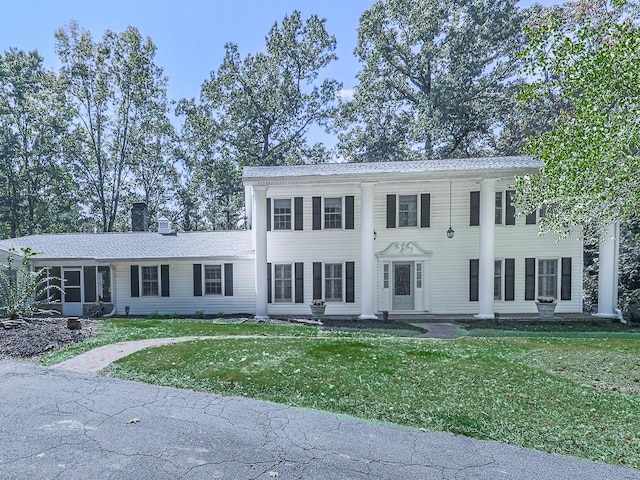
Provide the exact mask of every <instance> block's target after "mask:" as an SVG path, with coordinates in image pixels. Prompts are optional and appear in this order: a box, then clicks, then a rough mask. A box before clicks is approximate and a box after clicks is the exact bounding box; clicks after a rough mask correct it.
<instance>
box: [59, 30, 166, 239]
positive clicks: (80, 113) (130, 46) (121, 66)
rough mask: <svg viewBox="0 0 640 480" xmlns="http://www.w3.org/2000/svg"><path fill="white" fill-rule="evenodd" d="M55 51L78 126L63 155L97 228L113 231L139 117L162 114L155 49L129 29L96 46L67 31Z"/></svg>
mask: <svg viewBox="0 0 640 480" xmlns="http://www.w3.org/2000/svg"><path fill="white" fill-rule="evenodd" d="M56 51H57V53H58V56H59V57H60V61H61V63H62V67H61V75H62V78H63V79H64V81H65V84H66V91H67V100H68V103H69V105H70V107H71V108H72V109H73V111H74V114H75V118H76V122H75V124H74V129H73V135H72V136H71V140H72V141H70V142H69V146H68V148H67V152H66V153H67V156H68V159H69V161H70V163H71V165H72V168H73V171H74V174H75V175H76V178H77V179H78V181H79V182H80V184H81V186H82V188H83V189H84V190H85V191H86V192H87V193H88V195H89V196H90V206H91V211H92V212H93V213H94V214H95V216H96V226H97V228H98V229H100V230H102V231H113V230H114V228H115V227H116V221H117V218H118V214H119V212H120V210H121V206H122V205H121V204H122V201H123V199H124V198H125V197H126V195H127V194H128V193H130V192H131V191H132V186H131V184H130V183H129V182H128V180H129V178H128V175H129V174H130V172H131V169H132V166H133V165H134V164H135V163H136V162H137V158H136V155H135V152H136V150H137V149H138V148H139V144H140V143H141V142H144V139H143V138H142V137H143V135H144V128H143V127H142V126H143V123H144V117H145V114H146V113H148V112H157V114H158V115H163V114H164V112H166V105H165V106H164V107H163V106H162V102H165V103H166V78H165V77H164V75H163V72H162V69H161V68H160V67H158V66H157V65H156V64H155V53H156V47H155V45H154V44H153V42H152V41H151V39H150V38H146V39H145V38H143V37H142V36H141V35H140V33H139V32H138V30H137V29H135V28H133V27H129V28H127V29H126V30H125V31H124V32H123V33H121V34H117V33H114V32H111V31H109V30H107V31H106V32H105V34H104V36H103V37H102V40H101V41H94V40H93V39H92V37H91V34H90V33H89V32H88V31H86V30H82V29H81V28H80V27H79V26H78V25H77V24H76V23H71V24H70V25H68V26H66V27H63V28H61V29H59V30H58V31H57V32H56Z"/></svg>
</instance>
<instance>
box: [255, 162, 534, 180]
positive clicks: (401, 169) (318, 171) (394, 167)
mask: <svg viewBox="0 0 640 480" xmlns="http://www.w3.org/2000/svg"><path fill="white" fill-rule="evenodd" d="M540 167H542V163H541V162H539V161H537V160H534V159H532V158H531V157H524V156H521V157H481V158H449V159H441V160H416V161H408V162H371V163H320V164H314V165H291V166H285V167H245V168H244V172H243V178H244V179H246V180H251V179H261V178H283V177H287V178H289V177H307V176H320V177H326V176H331V175H349V176H351V175H371V174H407V173H408V174H411V173H428V172H471V171H483V170H519V169H523V170H537V169H539V168H540Z"/></svg>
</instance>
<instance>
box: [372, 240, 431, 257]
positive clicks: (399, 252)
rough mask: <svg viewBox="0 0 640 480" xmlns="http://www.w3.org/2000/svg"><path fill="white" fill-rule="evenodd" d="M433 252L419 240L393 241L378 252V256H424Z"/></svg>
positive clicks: (428, 255)
mask: <svg viewBox="0 0 640 480" xmlns="http://www.w3.org/2000/svg"><path fill="white" fill-rule="evenodd" d="M432 254H433V252H431V251H430V250H425V249H424V248H422V247H421V246H420V245H418V243H417V242H391V243H390V244H389V246H388V247H387V248H385V249H384V250H381V251H379V252H378V253H376V257H378V258H380V259H384V258H406V259H407V260H409V259H411V258H424V257H430V256H431V255H432Z"/></svg>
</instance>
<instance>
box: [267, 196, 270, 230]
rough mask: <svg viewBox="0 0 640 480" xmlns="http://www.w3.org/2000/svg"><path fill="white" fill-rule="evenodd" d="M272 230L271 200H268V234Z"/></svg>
mask: <svg viewBox="0 0 640 480" xmlns="http://www.w3.org/2000/svg"><path fill="white" fill-rule="evenodd" d="M269 230H271V199H270V198H267V232H268V231H269Z"/></svg>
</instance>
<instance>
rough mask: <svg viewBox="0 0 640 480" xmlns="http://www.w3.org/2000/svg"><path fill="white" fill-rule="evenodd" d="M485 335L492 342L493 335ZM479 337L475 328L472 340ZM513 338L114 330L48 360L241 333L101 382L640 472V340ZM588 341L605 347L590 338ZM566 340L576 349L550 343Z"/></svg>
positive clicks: (185, 346)
mask: <svg viewBox="0 0 640 480" xmlns="http://www.w3.org/2000/svg"><path fill="white" fill-rule="evenodd" d="M491 327H493V328H491ZM491 327H490V328H489V329H488V330H491V332H493V333H491V334H495V332H497V331H498V329H495V326H491ZM572 328H574V327H572ZM559 330H562V329H559ZM479 332H481V330H473V329H471V330H469V331H468V332H467V335H469V334H476V335H477V334H478V333H479ZM511 333H512V334H513V335H514V336H508V335H510V332H509V331H507V330H502V331H501V333H499V334H500V335H502V337H500V338H496V337H484V338H481V337H468V336H467V337H462V338H458V339H456V340H444V341H441V340H427V339H412V338H399V337H393V336H380V335H375V334H371V333H370V332H366V331H365V332H359V333H334V332H323V331H321V330H319V329H317V328H312V327H303V326H280V325H269V324H255V323H236V324H216V323H211V322H189V321H162V320H135V319H113V320H107V321H105V322H104V323H103V324H102V327H101V331H100V333H99V334H98V335H96V336H95V337H93V338H92V339H90V340H89V341H88V342H85V343H83V344H79V345H75V346H73V347H70V348H68V349H64V350H61V351H58V352H54V353H53V354H51V355H49V356H47V357H45V359H44V361H45V362H46V363H48V364H51V363H55V362H57V361H61V360H62V359H64V358H68V357H70V356H73V355H75V354H77V353H80V352H82V351H86V350H89V349H90V348H94V347H96V346H100V345H104V344H107V343H113V342H117V341H124V340H135V339H143V338H154V337H175V336H186V335H220V336H235V337H236V338H224V339H211V340H198V341H193V342H187V343H182V344H175V345H170V346H165V347H159V348H154V349H152V350H145V351H140V352H138V353H136V354H133V355H131V356H129V357H127V358H124V359H122V360H120V361H118V362H116V363H115V364H113V365H112V366H111V367H110V368H109V369H108V373H109V374H111V375H113V376H116V377H120V378H126V379H132V380H139V381H143V382H149V383H156V384H162V385H171V386H175V387H180V388H190V389H196V390H203V391H209V392H216V393H220V394H223V395H240V396H246V397H251V398H258V399H264V400H269V401H274V402H278V403H283V404H288V405H293V406H300V407H309V408H317V409H322V410H328V411H333V412H339V413H345V414H349V415H354V416H358V417H361V418H366V419H371V420H380V421H387V422H393V423H399V424H403V425H410V426H414V427H418V428H423V429H426V430H439V431H448V432H452V433H456V434H462V435H467V436H471V437H475V438H481V439H493V440H498V441H502V442H507V443H511V444H514V445H520V446H523V447H529V448H535V449H538V450H543V451H546V452H552V453H562V454H568V455H573V456H578V457H584V458H589V459H592V460H597V461H602V462H608V463H615V464H623V465H628V466H631V467H634V468H639V469H640V415H638V412H640V342H638V340H637V339H636V338H635V337H637V333H635V329H632V330H631V331H627V332H624V331H622V330H621V331H616V332H609V333H607V332H602V331H598V332H575V331H570V332H567V331H566V330H565V331H562V332H554V331H552V329H549V328H548V327H545V331H544V332H540V331H534V332H528V333H530V334H531V333H533V334H534V335H542V334H544V335H545V336H544V337H527V338H523V337H518V336H517V335H520V334H522V332H511ZM585 333H586V334H587V335H591V334H597V335H599V336H603V337H606V336H610V337H612V338H584V337H585ZM560 334H562V335H570V336H571V337H576V338H553V336H554V335H560ZM243 335H244V336H251V338H242V337H239V336H243ZM504 335H507V336H504Z"/></svg>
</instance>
